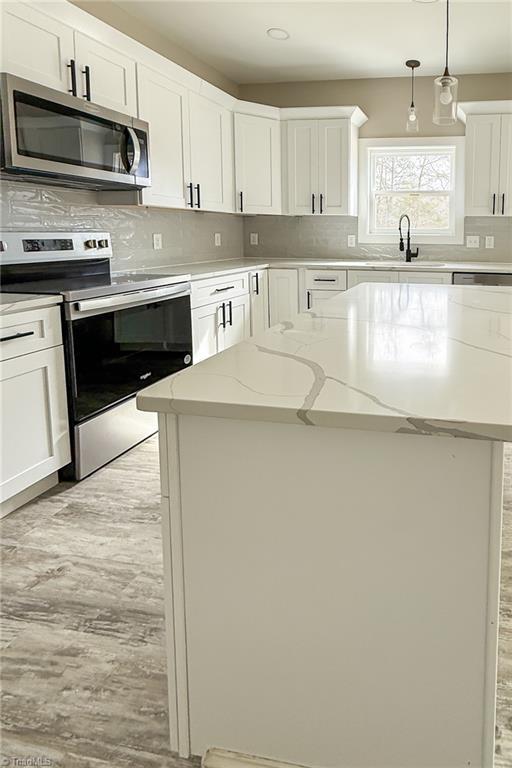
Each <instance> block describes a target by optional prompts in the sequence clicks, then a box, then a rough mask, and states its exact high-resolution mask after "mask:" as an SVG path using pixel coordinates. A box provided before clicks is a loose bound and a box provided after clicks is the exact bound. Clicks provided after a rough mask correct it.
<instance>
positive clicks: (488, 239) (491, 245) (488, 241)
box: [485, 235, 494, 248]
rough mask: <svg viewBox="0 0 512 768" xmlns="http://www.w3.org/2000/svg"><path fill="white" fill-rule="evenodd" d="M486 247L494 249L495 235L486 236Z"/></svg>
mask: <svg viewBox="0 0 512 768" xmlns="http://www.w3.org/2000/svg"><path fill="white" fill-rule="evenodd" d="M485 247H486V248H494V236H493V235H486V236H485Z"/></svg>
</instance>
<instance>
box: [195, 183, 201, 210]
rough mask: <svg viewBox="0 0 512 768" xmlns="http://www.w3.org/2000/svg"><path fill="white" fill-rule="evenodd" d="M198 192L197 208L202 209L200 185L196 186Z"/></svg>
mask: <svg viewBox="0 0 512 768" xmlns="http://www.w3.org/2000/svg"><path fill="white" fill-rule="evenodd" d="M196 192H197V203H196V207H197V208H200V207H201V185H200V184H196Z"/></svg>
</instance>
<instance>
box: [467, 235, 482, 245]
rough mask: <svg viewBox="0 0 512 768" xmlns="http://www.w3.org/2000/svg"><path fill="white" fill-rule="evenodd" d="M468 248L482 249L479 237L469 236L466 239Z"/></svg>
mask: <svg viewBox="0 0 512 768" xmlns="http://www.w3.org/2000/svg"><path fill="white" fill-rule="evenodd" d="M466 248H480V238H479V236H478V235H468V236H467V237H466Z"/></svg>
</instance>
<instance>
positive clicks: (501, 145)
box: [465, 115, 512, 216]
mask: <svg viewBox="0 0 512 768" xmlns="http://www.w3.org/2000/svg"><path fill="white" fill-rule="evenodd" d="M511 175H512V115H468V118H467V124H466V204H465V213H466V216H493V215H495V216H502V215H505V216H510V215H512V201H511V197H512V181H511Z"/></svg>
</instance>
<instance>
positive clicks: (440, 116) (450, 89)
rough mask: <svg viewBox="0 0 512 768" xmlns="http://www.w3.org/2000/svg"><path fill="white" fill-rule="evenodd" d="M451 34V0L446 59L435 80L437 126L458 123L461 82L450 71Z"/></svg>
mask: <svg viewBox="0 0 512 768" xmlns="http://www.w3.org/2000/svg"><path fill="white" fill-rule="evenodd" d="M449 32H450V0H446V58H445V68H444V72H443V74H442V75H441V77H436V79H435V80H434V116H433V118H432V119H433V121H434V123H435V124H436V125H454V124H455V123H456V122H457V87H458V84H459V81H458V80H457V78H456V77H453V76H452V75H450V72H449V70H448V42H449Z"/></svg>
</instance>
